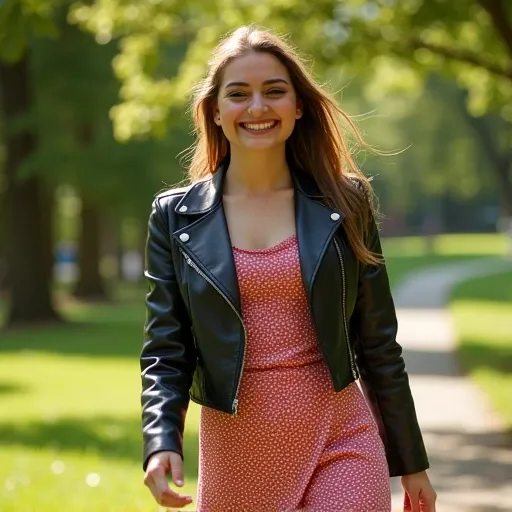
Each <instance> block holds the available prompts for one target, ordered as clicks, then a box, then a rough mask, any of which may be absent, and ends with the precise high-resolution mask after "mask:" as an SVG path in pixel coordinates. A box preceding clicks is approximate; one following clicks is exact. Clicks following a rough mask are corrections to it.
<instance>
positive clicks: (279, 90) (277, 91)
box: [267, 89, 286, 96]
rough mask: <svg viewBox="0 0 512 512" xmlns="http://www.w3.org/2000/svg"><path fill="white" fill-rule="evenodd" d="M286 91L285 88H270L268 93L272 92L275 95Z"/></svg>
mask: <svg viewBox="0 0 512 512" xmlns="http://www.w3.org/2000/svg"><path fill="white" fill-rule="evenodd" d="M285 92H286V91H283V89H270V90H269V91H267V94H272V95H273V96H275V95H277V94H284V93H285Z"/></svg>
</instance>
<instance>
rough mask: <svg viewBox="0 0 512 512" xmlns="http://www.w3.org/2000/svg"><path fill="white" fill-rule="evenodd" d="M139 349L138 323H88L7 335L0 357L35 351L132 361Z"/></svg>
mask: <svg viewBox="0 0 512 512" xmlns="http://www.w3.org/2000/svg"><path fill="white" fill-rule="evenodd" d="M141 347H142V322H139V323H136V322H132V323H129V322H125V323H120V322H119V323H118V322H116V321H113V322H112V323H111V324H108V323H106V322H104V323H96V322H95V321H91V322H87V323H85V322H84V323H82V322H76V323H69V324H66V325H63V326H61V327H46V328H40V329H37V330H26V331H16V332H12V333H9V335H6V336H5V339H4V340H2V343H0V354H1V353H22V352H37V353H53V354H59V355H71V356H80V355H84V356H100V357H128V358H130V359H131V358H135V359H136V358H138V357H139V354H140V350H141Z"/></svg>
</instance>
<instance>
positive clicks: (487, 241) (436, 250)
mask: <svg viewBox="0 0 512 512" xmlns="http://www.w3.org/2000/svg"><path fill="white" fill-rule="evenodd" d="M509 244H510V240H509V239H508V238H507V237H506V236H505V235H503V234H496V233H482V234H453V235H452V234H450V235H438V236H436V237H435V238H434V243H433V254H435V255H438V256H443V255H446V256H447V255H456V254H459V255H463V254H465V255H475V256H477V255H480V256H497V255H505V254H507V251H508V250H509ZM383 247H384V250H385V252H386V254H388V255H389V256H418V255H424V254H425V247H426V243H425V237H422V236H410V237H400V238H393V237H387V238H384V239H383Z"/></svg>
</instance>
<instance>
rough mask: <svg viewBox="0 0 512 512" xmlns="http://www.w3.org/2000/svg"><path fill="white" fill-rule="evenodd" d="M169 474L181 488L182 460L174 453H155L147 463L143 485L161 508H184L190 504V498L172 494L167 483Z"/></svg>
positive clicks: (175, 493)
mask: <svg viewBox="0 0 512 512" xmlns="http://www.w3.org/2000/svg"><path fill="white" fill-rule="evenodd" d="M169 473H170V474H171V476H172V480H173V482H174V483H175V484H176V485H177V486H178V487H182V486H183V460H182V458H181V455H180V454H179V453H176V452H158V453H155V454H154V455H153V456H152V457H151V458H150V459H149V462H148V466H147V468H146V474H145V475H144V484H145V485H146V486H147V487H149V490H150V491H151V494H152V495H153V497H154V498H155V500H156V502H157V503H158V504H159V505H162V506H163V507H177V508H181V507H185V506H186V505H189V504H190V503H192V496H185V495H183V494H179V493H177V492H174V491H173V490H172V489H171V488H170V487H169V484H168V483H167V475H168V474H169Z"/></svg>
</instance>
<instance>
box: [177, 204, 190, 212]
mask: <svg viewBox="0 0 512 512" xmlns="http://www.w3.org/2000/svg"><path fill="white" fill-rule="evenodd" d="M187 210H188V208H187V207H186V206H185V205H183V206H181V207H180V209H179V210H178V211H179V212H181V213H184V212H186V211H187Z"/></svg>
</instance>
